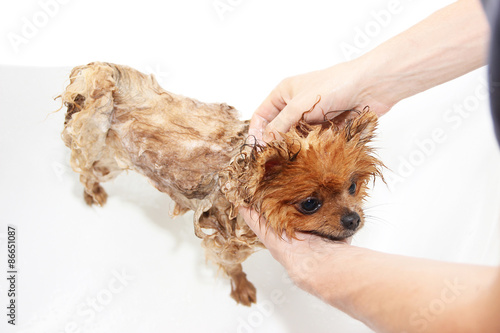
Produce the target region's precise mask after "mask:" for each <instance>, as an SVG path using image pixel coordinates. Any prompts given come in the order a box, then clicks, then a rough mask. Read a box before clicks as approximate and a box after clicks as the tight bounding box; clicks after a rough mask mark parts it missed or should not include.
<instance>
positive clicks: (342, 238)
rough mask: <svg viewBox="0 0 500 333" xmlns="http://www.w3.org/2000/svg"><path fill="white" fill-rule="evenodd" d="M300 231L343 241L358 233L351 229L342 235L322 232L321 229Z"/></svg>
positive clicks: (335, 240)
mask: <svg viewBox="0 0 500 333" xmlns="http://www.w3.org/2000/svg"><path fill="white" fill-rule="evenodd" d="M299 232H302V233H304V234H310V235H315V236H318V237H321V238H325V239H328V240H331V241H334V242H339V241H343V240H345V239H346V238H349V237H351V236H352V235H354V234H355V233H356V231H350V230H349V231H344V232H342V235H331V234H327V233H324V232H321V231H319V230H299Z"/></svg>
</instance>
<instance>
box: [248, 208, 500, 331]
mask: <svg viewBox="0 0 500 333" xmlns="http://www.w3.org/2000/svg"><path fill="white" fill-rule="evenodd" d="M240 213H241V214H242V215H243V216H244V218H245V220H246V221H247V223H248V224H249V225H250V227H251V228H252V229H253V230H254V231H255V233H256V234H257V236H259V238H260V240H261V241H262V242H263V243H264V245H265V246H266V247H267V248H268V250H269V251H270V252H271V254H272V255H273V257H274V258H275V259H276V260H277V261H279V262H280V263H281V264H282V265H283V266H284V267H285V269H286V270H287V271H288V273H289V275H290V277H291V278H292V279H293V280H294V281H295V283H296V284H297V285H298V286H299V287H300V288H302V289H304V290H306V291H307V292H309V293H311V294H313V295H316V296H317V297H319V298H321V299H323V300H324V301H325V302H327V303H328V304H330V305H332V306H334V307H336V308H338V309H340V310H341V311H343V312H345V313H347V314H349V315H350V316H352V317H354V318H356V319H358V320H360V321H362V322H364V323H365V324H366V325H368V326H369V327H371V328H372V329H374V330H375V331H377V332H399V333H400V332H408V333H410V332H439V333H446V332H453V333H460V332H499V331H500V317H499V316H498V312H499V310H500V269H498V268H496V267H486V266H475V265H466V264H455V263H445V262H438V261H432V260H427V259H417V258H410V257H404V256H398V255H392V254H385V253H381V252H376V251H372V250H368V249H363V248H359V247H355V246H351V245H348V244H346V243H345V242H332V241H325V240H324V239H322V238H320V237H317V236H314V235H306V234H301V235H299V238H300V240H297V239H293V240H288V239H286V237H285V236H283V237H285V239H281V238H279V237H278V236H277V235H276V234H274V233H273V232H272V230H267V231H266V228H265V224H264V223H259V218H258V215H257V214H256V213H253V214H252V213H251V211H250V210H248V209H241V210H240Z"/></svg>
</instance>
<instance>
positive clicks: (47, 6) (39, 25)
mask: <svg viewBox="0 0 500 333" xmlns="http://www.w3.org/2000/svg"><path fill="white" fill-rule="evenodd" d="M68 2H69V0H40V1H38V6H39V7H40V8H39V10H37V11H35V12H34V13H33V14H32V15H30V16H28V17H26V16H23V17H21V22H22V23H21V28H20V31H19V32H12V31H10V32H8V33H7V39H8V40H9V42H10V45H11V46H12V48H13V49H14V52H15V53H18V52H19V47H20V46H21V45H25V44H28V43H29V41H30V40H32V39H33V38H35V37H36V36H37V35H38V33H39V32H40V31H41V30H42V29H43V28H45V27H46V26H47V24H48V23H49V22H50V20H51V19H52V18H54V17H55V16H56V15H57V14H58V13H59V9H60V7H61V5H65V4H67V3H68Z"/></svg>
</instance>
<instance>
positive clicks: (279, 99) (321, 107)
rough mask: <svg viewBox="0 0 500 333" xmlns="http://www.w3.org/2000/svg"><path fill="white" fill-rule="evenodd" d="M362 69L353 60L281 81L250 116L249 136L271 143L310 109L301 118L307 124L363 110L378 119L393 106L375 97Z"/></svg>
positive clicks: (391, 103) (359, 63)
mask: <svg viewBox="0 0 500 333" xmlns="http://www.w3.org/2000/svg"><path fill="white" fill-rule="evenodd" d="M364 67H365V66H364V65H362V64H361V62H358V61H357V60H353V61H349V62H345V63H341V64H338V65H335V66H332V67H329V68H326V69H323V70H318V71H314V72H310V73H306V74H301V75H297V76H293V77H289V78H286V79H284V80H283V81H281V83H280V84H278V86H277V87H276V88H274V90H273V91H272V92H271V94H269V96H268V97H267V98H266V99H265V100H264V102H263V103H262V104H261V105H260V106H259V107H258V108H257V110H256V111H255V113H254V114H253V116H252V120H251V122H250V129H249V134H250V135H252V136H254V137H255V138H256V139H257V140H258V141H260V140H264V141H270V140H272V139H273V138H274V137H279V133H280V132H281V133H285V132H287V131H288V130H289V129H290V127H291V126H292V125H293V124H294V123H296V122H297V121H298V120H299V119H300V118H301V117H302V114H303V113H304V112H305V111H308V110H310V109H311V108H312V107H313V106H314V108H313V109H312V111H311V112H309V113H307V114H305V115H304V118H305V120H306V121H307V122H308V123H320V122H323V121H325V117H327V118H328V119H332V118H334V117H336V116H338V115H339V114H341V113H342V111H346V110H362V109H364V108H365V107H366V106H368V107H369V108H370V110H371V111H373V112H375V113H376V114H377V115H379V116H381V115H382V114H384V113H386V112H387V111H389V110H390V108H391V107H392V106H393V105H394V104H395V102H392V101H388V100H387V99H386V100H385V101H384V99H385V98H383V97H381V96H376V94H374V89H371V87H372V83H371V82H372V81H371V80H370V79H368V76H367V75H366V71H365V70H364V69H363V68H364ZM318 100H319V101H318ZM316 102H318V103H317V104H316V105H315V103H316ZM331 111H334V112H331Z"/></svg>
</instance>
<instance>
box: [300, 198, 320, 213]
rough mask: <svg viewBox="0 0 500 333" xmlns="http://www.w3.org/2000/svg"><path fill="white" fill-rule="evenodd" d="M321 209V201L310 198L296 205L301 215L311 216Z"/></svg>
mask: <svg viewBox="0 0 500 333" xmlns="http://www.w3.org/2000/svg"><path fill="white" fill-rule="evenodd" d="M320 207H321V200H319V199H318V198H314V197H310V198H307V199H305V200H304V201H302V202H300V203H299V205H298V208H299V211H300V212H301V213H302V214H313V213H315V212H316V211H318V209H319V208H320Z"/></svg>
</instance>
